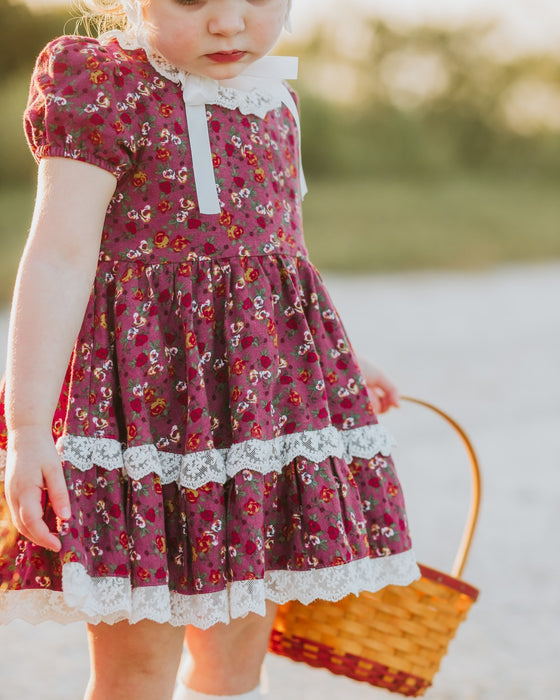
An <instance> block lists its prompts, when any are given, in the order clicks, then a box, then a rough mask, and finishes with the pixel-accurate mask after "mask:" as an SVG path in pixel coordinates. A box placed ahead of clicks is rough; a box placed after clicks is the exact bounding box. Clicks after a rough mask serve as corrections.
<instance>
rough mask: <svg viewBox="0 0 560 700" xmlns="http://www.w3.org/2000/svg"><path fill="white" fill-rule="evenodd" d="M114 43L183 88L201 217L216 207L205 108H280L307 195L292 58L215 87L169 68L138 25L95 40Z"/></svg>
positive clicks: (262, 64)
mask: <svg viewBox="0 0 560 700" xmlns="http://www.w3.org/2000/svg"><path fill="white" fill-rule="evenodd" d="M111 39H116V40H117V42H118V43H119V45H120V46H121V48H123V49H128V50H135V49H143V50H144V52H145V53H146V56H147V58H148V61H149V62H150V64H151V65H152V66H153V68H154V69H155V70H156V71H157V72H158V73H159V74H160V75H162V76H163V77H165V78H167V79H168V80H171V81H172V82H175V83H178V84H180V85H181V87H182V91H183V99H184V102H185V112H186V116H187V126H188V130H189V141H190V146H191V152H192V157H193V170H194V179H195V185H196V193H197V198H198V206H199V210H200V213H201V214H219V213H220V212H221V204H220V201H219V197H218V191H217V184H216V179H215V175H214V168H213V164H212V152H211V146H210V134H209V131H208V122H207V117H206V105H209V104H213V105H218V106H220V107H224V108H225V109H238V110H239V111H240V112H241V113H242V114H254V115H255V116H257V117H260V118H264V117H265V116H266V114H267V113H268V112H270V111H271V110H273V109H277V108H279V107H281V106H282V104H285V105H286V106H287V107H288V109H289V110H290V112H291V113H292V115H293V117H294V120H295V122H296V125H297V128H298V134H299V141H300V144H299V145H300V147H299V152H300V162H299V169H300V189H301V196H302V198H303V197H304V196H305V193H306V192H307V185H306V182H305V176H304V174H303V167H302V163H301V130H300V121H299V113H298V109H297V106H296V104H295V102H294V99H293V97H292V95H291V93H290V91H289V90H288V88H287V87H286V85H285V84H284V80H293V79H295V78H297V66H298V59H297V58H295V57H291V56H265V57H264V58H261V59H260V60H259V61H256V62H255V63H253V64H252V65H251V66H249V67H248V69H247V70H246V71H244V72H243V73H242V74H241V75H239V76H238V77H237V78H233V79H232V80H222V81H217V80H213V79H211V78H206V77H201V76H197V75H194V74H190V73H186V72H185V71H183V70H181V69H179V68H177V67H175V66H173V65H172V64H171V63H169V61H167V60H166V59H165V58H164V57H163V56H161V54H158V53H157V52H156V51H154V50H153V48H152V47H151V45H150V43H149V40H148V37H147V34H146V31H145V28H144V24H143V22H142V21H141V19H139V20H137V21H135V22H134V23H133V28H132V29H131V30H129V31H120V30H115V31H111V32H106V33H105V34H102V35H101V36H100V37H99V41H100V42H101V43H102V44H106V43H108V42H109V41H110V40H111Z"/></svg>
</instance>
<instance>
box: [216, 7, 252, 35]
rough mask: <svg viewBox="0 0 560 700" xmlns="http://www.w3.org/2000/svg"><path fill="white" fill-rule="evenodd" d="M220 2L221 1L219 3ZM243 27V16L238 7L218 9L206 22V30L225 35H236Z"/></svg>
mask: <svg viewBox="0 0 560 700" xmlns="http://www.w3.org/2000/svg"><path fill="white" fill-rule="evenodd" d="M220 4H221V3H220ZM244 29H245V18H244V16H243V12H242V11H241V10H240V9H239V8H238V7H231V8H229V9H224V8H223V6H222V9H220V10H218V11H217V12H216V13H215V14H214V15H213V16H212V17H211V18H210V20H209V22H208V31H209V32H210V33H211V34H218V35H221V36H225V37H230V36H236V35H237V34H240V33H241V32H242V31H243V30H244Z"/></svg>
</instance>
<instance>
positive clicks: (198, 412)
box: [189, 406, 202, 423]
mask: <svg viewBox="0 0 560 700" xmlns="http://www.w3.org/2000/svg"><path fill="white" fill-rule="evenodd" d="M201 417H202V408H201V407H200V406H197V407H196V408H195V409H193V410H192V411H190V412H189V418H190V419H191V420H192V422H193V423H196V422H197V421H199V420H200V419H201Z"/></svg>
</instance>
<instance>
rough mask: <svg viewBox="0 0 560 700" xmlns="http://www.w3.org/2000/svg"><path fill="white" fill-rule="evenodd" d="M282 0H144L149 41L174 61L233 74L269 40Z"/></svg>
mask: <svg viewBox="0 0 560 700" xmlns="http://www.w3.org/2000/svg"><path fill="white" fill-rule="evenodd" d="M287 11H288V0H149V4H148V5H147V7H146V9H145V16H146V20H147V26H148V31H149V35H150V42H151V43H152V46H153V47H154V48H155V49H157V50H158V51H159V52H160V53H161V54H162V55H163V56H164V57H165V58H166V59H167V60H168V61H170V62H171V63H172V64H173V65H174V66H177V67H178V68H182V69H183V70H185V71H187V72H188V73H195V74H197V75H203V76H206V77H208V78H214V79H215V80H226V79H228V78H235V77H236V76H237V75H239V74H240V73H241V72H242V71H244V70H245V69H246V68H247V66H249V65H250V64H251V63H253V62H254V61H256V60H257V59H259V58H262V56H264V55H266V54H267V53H268V52H269V51H270V49H271V48H272V47H273V46H274V44H275V43H276V41H277V40H278V37H279V35H280V32H281V31H282V27H283V24H284V21H285V19H286V13H287Z"/></svg>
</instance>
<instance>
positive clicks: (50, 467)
mask: <svg viewBox="0 0 560 700" xmlns="http://www.w3.org/2000/svg"><path fill="white" fill-rule="evenodd" d="M115 185H116V179H115V177H114V176H113V175H111V174H110V173H108V172H106V171H104V170H102V169H101V168H97V167H95V166H93V165H88V164H86V163H81V162H79V161H73V160H69V159H63V158H46V159H44V160H43V161H41V163H40V166H39V181H38V189H37V201H36V204H35V212H34V215H33V222H32V225H31V232H30V235H29V239H28V242H27V245H26V247H25V251H24V253H23V257H22V261H21V263H20V267H19V271H18V277H17V281H16V288H15V293H14V300H13V305H12V313H11V317H10V330H9V335H8V362H7V381H6V420H7V426H8V461H7V469H6V497H7V500H8V505H9V507H10V511H11V514H12V519H13V521H14V524H15V526H16V527H17V529H18V530H19V531H20V532H21V533H22V534H24V535H25V536H26V537H28V538H29V539H31V540H32V541H34V542H35V543H37V544H39V545H41V546H43V547H47V548H49V549H53V550H55V551H58V550H59V549H60V542H59V540H58V538H57V537H56V535H55V534H53V533H50V532H49V530H48V528H47V526H46V524H45V522H44V521H43V517H42V516H43V514H42V508H41V491H42V489H43V488H44V487H46V488H47V490H48V493H49V498H50V500H51V502H52V504H53V508H54V511H55V513H56V514H57V516H58V517H60V518H62V519H66V518H68V517H69V515H70V507H69V498H68V492H67V489H66V485H65V482H64V478H63V474H62V467H61V464H60V460H59V459H58V455H57V453H56V450H55V448H54V444H53V439H52V433H51V427H52V420H53V414H54V411H55V408H56V404H57V401H58V398H59V395H60V390H61V387H62V383H63V380H64V375H65V372H66V368H67V365H68V362H69V359H70V355H71V352H72V348H73V346H74V343H75V340H76V337H77V335H78V332H79V329H80V326H81V324H82V320H83V316H84V313H85V309H86V306H87V302H88V299H89V295H90V293H91V287H92V283H93V278H94V275H95V270H96V266H97V258H98V253H99V245H100V240H101V232H102V229H103V222H104V219H105V213H106V210H107V206H108V204H109V201H110V199H111V197H112V195H113V192H114V189H115Z"/></svg>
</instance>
